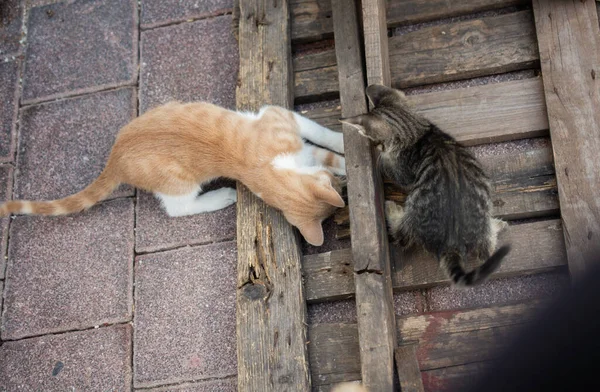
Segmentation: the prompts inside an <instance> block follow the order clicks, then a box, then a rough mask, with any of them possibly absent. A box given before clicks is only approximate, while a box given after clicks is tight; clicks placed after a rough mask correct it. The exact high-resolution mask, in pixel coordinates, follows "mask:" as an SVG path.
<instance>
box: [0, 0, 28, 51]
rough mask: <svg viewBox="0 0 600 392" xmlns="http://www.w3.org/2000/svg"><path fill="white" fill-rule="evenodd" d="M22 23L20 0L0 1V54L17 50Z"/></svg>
mask: <svg viewBox="0 0 600 392" xmlns="http://www.w3.org/2000/svg"><path fill="white" fill-rule="evenodd" d="M22 24H23V5H22V4H21V0H2V1H0V56H4V55H7V54H16V53H17V52H18V51H19V47H20V43H19V41H20V40H21V27H22Z"/></svg>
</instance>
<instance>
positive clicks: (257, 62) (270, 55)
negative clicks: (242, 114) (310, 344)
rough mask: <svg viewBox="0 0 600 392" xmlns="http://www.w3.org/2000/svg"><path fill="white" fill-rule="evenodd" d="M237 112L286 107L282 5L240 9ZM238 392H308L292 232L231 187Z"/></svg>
mask: <svg viewBox="0 0 600 392" xmlns="http://www.w3.org/2000/svg"><path fill="white" fill-rule="evenodd" d="M239 15H240V24H239V50H240V70H239V82H238V88H237V92H236V99H237V108H238V109H240V110H258V109H259V108H260V107H261V106H263V105H264V104H265V103H272V104H276V105H280V106H284V107H291V106H292V94H291V91H292V89H291V86H292V79H291V76H292V73H291V50H290V36H289V27H288V6H287V2H286V1H283V2H272V1H269V0H247V1H241V2H240V13H239ZM237 189H238V202H237V245H238V268H237V271H238V279H237V287H238V290H237V301H236V304H237V306H236V310H237V347H238V390H239V391H273V392H275V391H277V392H278V391H283V390H285V391H309V390H310V374H309V371H308V364H307V359H308V353H307V347H306V333H307V332H306V303H305V300H304V291H303V285H302V273H301V264H300V261H301V251H300V247H299V240H298V238H297V235H296V233H295V231H294V229H293V228H292V226H291V225H290V224H289V223H287V221H286V220H285V218H284V217H283V215H282V214H281V213H280V212H279V211H276V210H275V209H272V208H270V207H268V206H267V205H265V204H264V203H263V202H262V201H261V200H260V199H259V198H257V197H256V196H254V195H253V194H252V193H251V192H250V191H249V190H248V189H247V188H246V187H244V186H243V185H242V184H239V183H238V188H237Z"/></svg>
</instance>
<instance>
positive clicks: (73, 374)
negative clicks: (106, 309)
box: [0, 325, 131, 391]
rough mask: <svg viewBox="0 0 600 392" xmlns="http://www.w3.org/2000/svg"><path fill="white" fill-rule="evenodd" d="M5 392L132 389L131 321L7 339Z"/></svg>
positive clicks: (2, 361) (2, 375) (2, 365)
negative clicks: (15, 339) (108, 325)
mask: <svg viewBox="0 0 600 392" xmlns="http://www.w3.org/2000/svg"><path fill="white" fill-rule="evenodd" d="M0 390H2V391H129V390H131V326H130V325H116V326H112V327H107V328H99V329H92V330H87V331H81V332H70V333H66V334H61V335H48V336H41V337H38V338H32V339H25V340H19V341H16V342H4V344H3V345H2V346H1V347H0Z"/></svg>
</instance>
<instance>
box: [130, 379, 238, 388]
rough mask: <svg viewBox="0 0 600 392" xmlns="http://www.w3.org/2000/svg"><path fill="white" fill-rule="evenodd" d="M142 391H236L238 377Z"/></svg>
mask: <svg viewBox="0 0 600 392" xmlns="http://www.w3.org/2000/svg"><path fill="white" fill-rule="evenodd" d="M137 391H140V392H168V391H177V392H236V391H237V378H235V377H232V378H227V379H225V380H214V381H204V382H197V383H184V384H178V385H173V386H170V387H163V388H150V389H138V390H137Z"/></svg>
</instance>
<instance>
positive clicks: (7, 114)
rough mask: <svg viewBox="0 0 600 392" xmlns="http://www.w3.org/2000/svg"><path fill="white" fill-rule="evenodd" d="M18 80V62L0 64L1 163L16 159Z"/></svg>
mask: <svg viewBox="0 0 600 392" xmlns="http://www.w3.org/2000/svg"><path fill="white" fill-rule="evenodd" d="M0 7H1V6H0ZM0 41H1V39H0ZM18 78H19V62H18V61H9V62H0V97H2V100H0V162H7V161H12V160H13V159H14V157H13V155H14V150H15V143H16V136H15V135H16V124H15V120H16V117H17V113H16V110H17V101H18V98H17V90H18Z"/></svg>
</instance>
